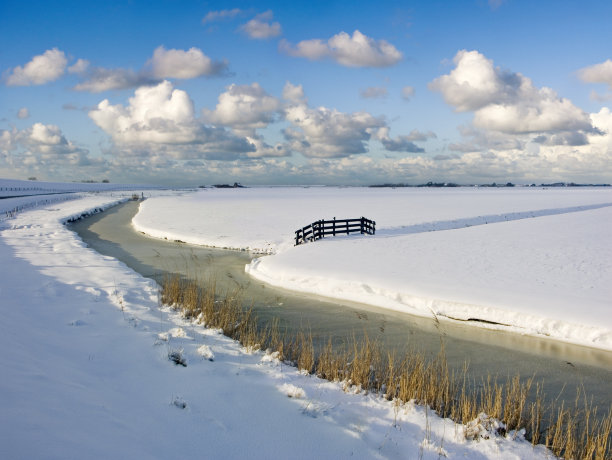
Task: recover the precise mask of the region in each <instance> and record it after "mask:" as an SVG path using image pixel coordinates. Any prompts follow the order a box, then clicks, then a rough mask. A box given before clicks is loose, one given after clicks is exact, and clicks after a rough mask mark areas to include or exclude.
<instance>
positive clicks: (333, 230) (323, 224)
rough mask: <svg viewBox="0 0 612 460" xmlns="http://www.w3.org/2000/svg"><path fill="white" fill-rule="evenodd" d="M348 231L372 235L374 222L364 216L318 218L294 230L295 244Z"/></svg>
mask: <svg viewBox="0 0 612 460" xmlns="http://www.w3.org/2000/svg"><path fill="white" fill-rule="evenodd" d="M350 233H361V234H367V235H374V234H375V233H376V222H374V221H373V220H370V219H366V218H365V217H360V218H359V219H338V220H336V218H335V217H334V219H333V220H318V221H316V222H313V223H312V224H310V225H307V226H306V227H302V228H300V229H299V230H296V231H295V245H296V246H297V245H298V244H302V243H306V242H307V241H316V240H320V239H321V238H324V237H325V236H328V235H332V236H336V235H348V234H350Z"/></svg>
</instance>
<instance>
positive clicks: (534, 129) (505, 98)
mask: <svg viewBox="0 0 612 460" xmlns="http://www.w3.org/2000/svg"><path fill="white" fill-rule="evenodd" d="M454 63H455V68H454V69H453V70H452V71H451V72H450V73H449V74H448V75H443V76H441V77H438V78H436V79H435V80H434V81H432V82H431V83H430V84H429V88H430V89H431V90H434V91H439V92H440V93H441V94H442V96H443V97H444V100H445V101H446V102H447V103H448V104H449V105H451V106H453V107H454V108H455V110H456V111H458V112H466V111H473V112H474V121H473V123H474V125H475V126H476V127H479V128H484V129H487V130H494V131H499V132H502V133H507V134H527V133H538V132H561V131H577V130H579V131H584V132H591V131H592V130H593V127H592V125H591V121H590V119H589V116H588V114H587V113H585V112H584V111H582V110H581V109H579V108H578V107H576V106H575V105H574V104H572V102H571V101H570V100H568V99H565V98H561V97H559V96H558V95H557V93H556V92H555V91H553V90H552V89H550V88H545V87H544V88H536V87H535V86H534V85H533V83H532V81H531V80H530V79H529V78H527V77H525V76H523V75H521V74H520V73H512V72H509V71H505V70H501V69H500V68H499V67H494V66H493V62H492V61H491V60H490V59H487V58H486V57H485V56H483V55H482V54H480V53H479V52H478V51H465V50H462V51H459V52H458V53H457V55H456V56H455V58H454Z"/></svg>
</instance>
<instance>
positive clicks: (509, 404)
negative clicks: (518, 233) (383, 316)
mask: <svg viewBox="0 0 612 460" xmlns="http://www.w3.org/2000/svg"><path fill="white" fill-rule="evenodd" d="M161 301H162V303H163V304H166V305H170V306H172V307H173V308H175V309H177V310H180V311H181V312H182V313H183V314H184V315H185V316H186V317H189V318H193V319H194V320H196V321H199V322H201V323H203V324H204V325H206V326H207V327H211V328H218V329H221V330H222V331H223V333H224V334H225V335H227V336H228V337H231V338H233V339H236V340H238V341H239V342H240V343H241V344H242V345H243V346H245V347H247V348H248V349H251V350H257V349H262V350H269V351H271V352H277V353H278V356H279V359H281V360H282V361H285V362H289V363H291V364H293V365H295V366H296V367H297V368H298V369H300V370H303V371H305V372H308V373H314V374H316V375H317V376H319V377H321V378H324V379H327V380H330V381H338V382H343V384H344V385H345V387H351V388H353V389H354V390H358V391H359V390H361V391H367V392H375V393H378V394H380V395H382V396H384V397H385V398H387V399H388V400H394V401H396V403H398V404H401V403H405V402H408V401H415V402H416V403H418V404H423V405H426V406H428V407H429V408H431V409H432V410H434V411H435V412H436V413H437V414H439V415H440V416H442V417H449V418H451V419H452V420H455V421H456V422H458V423H461V424H466V423H468V422H470V421H472V420H474V419H476V418H477V417H478V416H479V414H481V413H485V414H487V415H488V416H490V417H493V418H496V419H498V420H500V421H501V422H503V424H504V427H505V428H503V429H501V430H499V434H502V435H504V434H507V433H509V432H514V433H515V435H517V434H518V433H519V430H524V432H525V436H526V438H527V439H529V440H531V442H532V443H533V444H534V445H536V444H544V445H545V446H546V447H548V448H549V449H550V450H551V451H552V452H553V453H554V454H555V455H557V456H560V457H563V458H568V459H570V458H575V459H595V460H604V459H609V458H611V456H612V452H611V450H612V449H611V435H612V406H611V407H610V409H609V410H608V412H607V413H606V414H605V415H604V416H599V417H598V415H597V408H596V407H593V405H592V402H590V401H589V399H588V397H587V395H586V394H585V393H584V390H583V389H580V388H579V389H578V390H577V395H576V398H575V400H574V404H573V405H570V407H567V406H566V404H565V403H564V402H563V401H561V402H559V400H558V398H557V399H555V400H552V401H550V402H546V397H545V394H544V390H543V385H542V384H541V383H537V382H536V383H535V385H534V378H533V377H529V378H521V377H520V376H519V375H516V376H513V377H509V378H508V379H507V380H506V381H505V382H504V383H500V382H499V381H498V379H497V378H496V377H493V376H487V378H485V379H482V380H481V381H480V382H475V381H470V379H469V378H468V372H467V371H468V368H467V365H464V366H463V368H462V370H460V371H451V370H450V369H449V366H448V363H447V360H446V354H445V350H444V343H443V342H441V348H440V352H439V353H438V355H437V356H436V357H435V358H433V359H427V358H426V356H425V355H424V354H423V353H420V352H416V351H410V352H407V353H405V354H403V355H402V356H398V355H397V353H396V352H395V351H393V352H386V353H383V351H382V347H381V345H380V343H378V342H377V341H374V340H370V339H369V337H368V336H367V334H366V335H365V336H364V338H363V339H361V340H357V339H356V338H355V335H353V336H352V337H350V338H348V339H347V340H346V341H345V342H344V343H343V344H335V345H334V343H333V341H332V339H331V338H330V339H328V341H327V342H326V344H325V345H323V346H322V347H320V350H319V351H318V352H316V351H315V347H314V345H313V337H312V334H311V333H310V332H308V333H306V332H304V331H300V332H298V333H297V335H296V336H295V337H289V336H288V335H287V333H286V332H283V331H282V328H281V326H280V322H279V320H278V319H274V320H272V321H271V322H270V323H267V324H258V320H257V317H256V316H255V315H254V313H253V309H252V307H248V308H244V307H243V302H242V297H241V292H240V290H236V291H233V292H225V293H222V295H219V293H217V291H216V287H215V283H214V280H213V281H211V282H209V283H208V285H207V286H206V287H205V288H202V287H201V283H199V282H197V281H191V280H187V279H185V278H182V277H181V276H179V275H166V276H165V277H164V278H163V280H162V282H161Z"/></svg>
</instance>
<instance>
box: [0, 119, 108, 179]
mask: <svg viewBox="0 0 612 460" xmlns="http://www.w3.org/2000/svg"><path fill="white" fill-rule="evenodd" d="M99 163H100V161H98V160H94V159H92V158H91V157H89V152H88V150H86V149H84V148H81V147H78V146H77V145H75V144H73V143H72V142H71V141H69V140H67V139H66V137H65V136H64V134H63V133H62V131H61V129H60V128H59V127H58V126H56V125H45V124H43V123H34V124H33V125H32V126H30V127H29V128H26V129H23V130H17V129H13V130H11V131H3V130H0V171H3V170H5V169H8V170H10V171H12V174H23V175H26V174H30V175H31V174H33V173H36V174H37V175H41V176H45V177H48V176H52V175H54V174H55V173H58V176H59V177H62V176H63V177H64V178H65V177H66V176H68V175H70V174H71V173H72V172H74V171H76V170H77V169H79V168H89V167H91V166H93V165H96V164H99Z"/></svg>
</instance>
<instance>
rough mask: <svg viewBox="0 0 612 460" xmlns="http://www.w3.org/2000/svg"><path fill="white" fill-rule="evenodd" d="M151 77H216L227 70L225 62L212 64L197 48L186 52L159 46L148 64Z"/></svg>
mask: <svg viewBox="0 0 612 460" xmlns="http://www.w3.org/2000/svg"><path fill="white" fill-rule="evenodd" d="M148 63H149V64H150V65H151V66H152V70H153V76H154V77H156V78H159V79H163V78H181V79H187V78H196V77H200V76H202V75H218V74H220V73H223V72H224V71H225V70H226V69H227V63H226V62H214V61H213V60H212V59H210V58H209V57H208V56H206V55H205V54H204V53H203V52H202V51H201V50H200V49H198V48H190V49H189V50H187V51H183V50H177V49H169V50H166V49H165V48H164V47H163V46H159V47H158V48H156V49H155V51H154V52H153V57H152V58H151V59H150V60H149V62H148Z"/></svg>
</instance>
